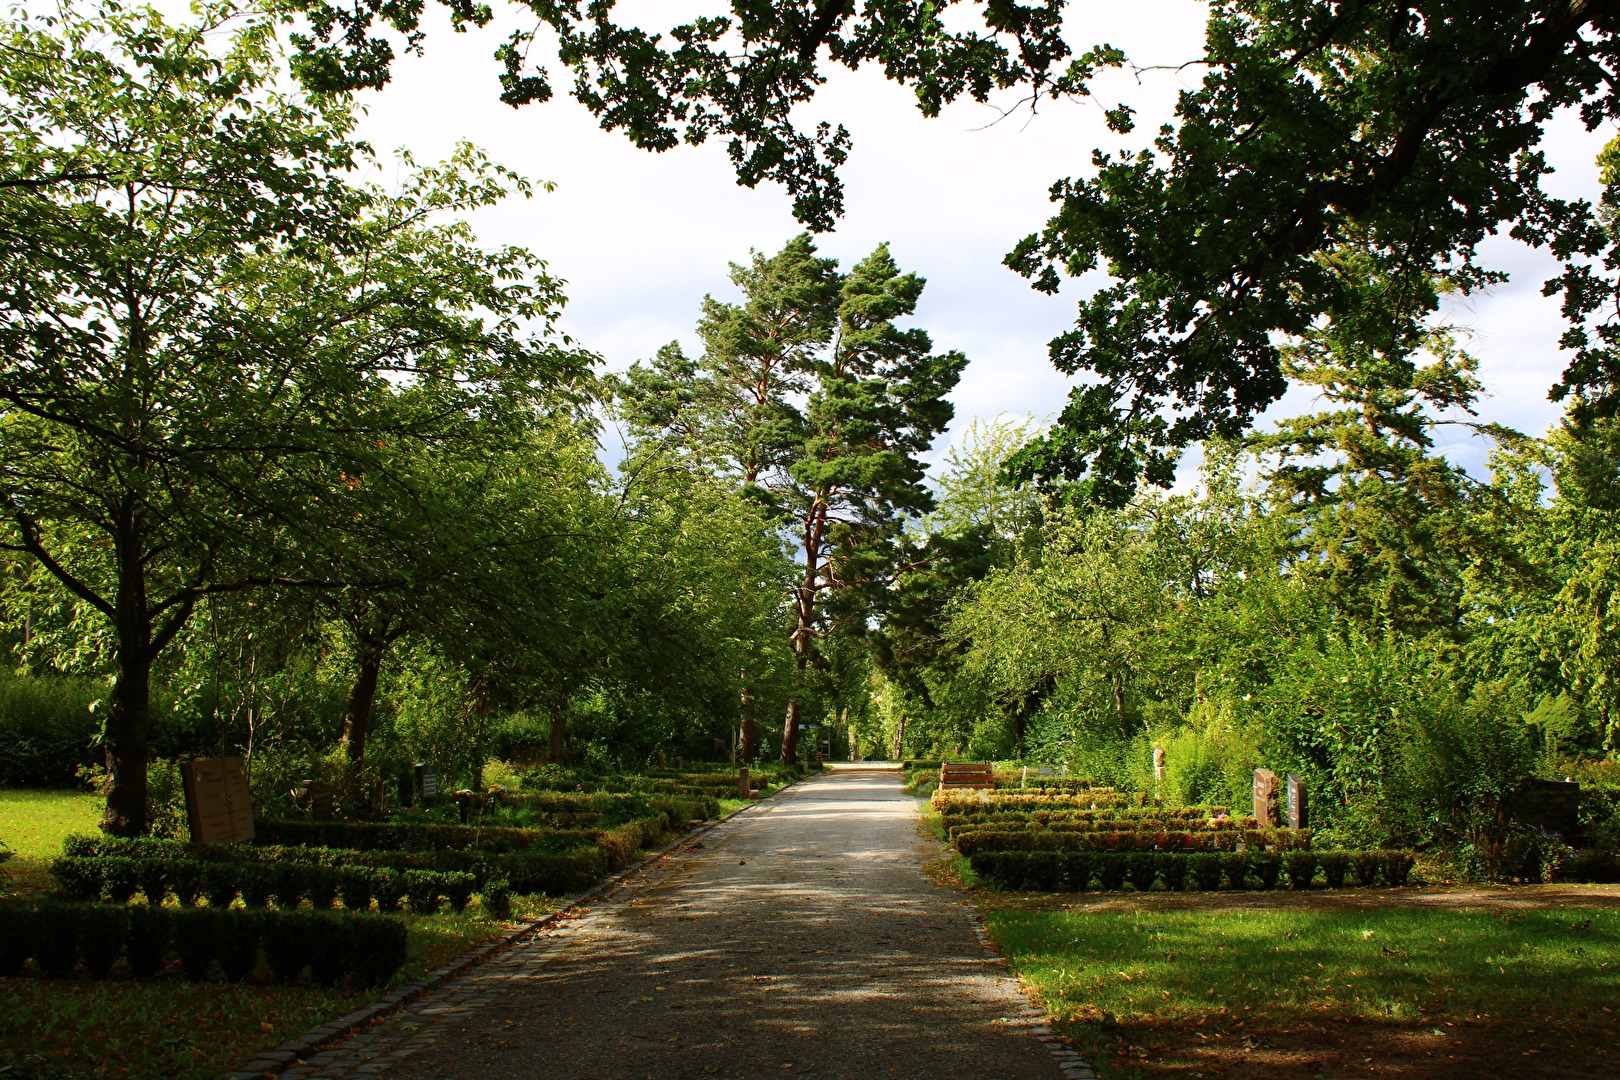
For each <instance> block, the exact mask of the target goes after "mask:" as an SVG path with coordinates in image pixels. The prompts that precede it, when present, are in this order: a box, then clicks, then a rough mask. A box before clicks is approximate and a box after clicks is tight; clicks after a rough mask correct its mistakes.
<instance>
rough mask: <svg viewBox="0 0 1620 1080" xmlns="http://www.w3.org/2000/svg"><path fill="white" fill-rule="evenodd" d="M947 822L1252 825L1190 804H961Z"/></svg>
mask: <svg viewBox="0 0 1620 1080" xmlns="http://www.w3.org/2000/svg"><path fill="white" fill-rule="evenodd" d="M941 821H942V823H943V824H944V826H945V827H946V828H947V829H949V828H959V827H961V826H964V825H989V824H1008V825H1020V824H1021V825H1027V826H1034V825H1053V826H1058V825H1078V824H1082V823H1096V824H1104V823H1107V824H1110V825H1111V826H1113V827H1118V828H1126V827H1130V826H1133V825H1135V824H1137V823H1141V824H1142V825H1154V824H1157V825H1162V826H1163V827H1165V828H1167V829H1194V828H1228V827H1230V828H1237V829H1252V828H1254V827H1255V824H1256V822H1255V820H1254V818H1252V817H1232V816H1231V815H1229V814H1227V813H1226V808H1225V807H1221V806H1188V807H1162V806H1145V807H1129V806H1121V807H1106V808H1103V809H1099V810H1089V809H1087V810H1008V809H995V808H991V807H982V808H975V807H971V806H970V807H962V808H956V809H952V810H949V811H946V812H945V813H944V814H942V815H941Z"/></svg>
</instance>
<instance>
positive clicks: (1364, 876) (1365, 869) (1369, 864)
mask: <svg viewBox="0 0 1620 1080" xmlns="http://www.w3.org/2000/svg"><path fill="white" fill-rule="evenodd" d="M1383 862H1384V860H1383V856H1382V855H1381V853H1379V852H1376V851H1358V852H1355V853H1354V854H1352V855H1351V856H1350V865H1351V866H1353V867H1355V871H1356V880H1357V881H1359V882H1361V884H1363V885H1376V884H1378V872H1379V871H1380V870H1381V869H1382V868H1383Z"/></svg>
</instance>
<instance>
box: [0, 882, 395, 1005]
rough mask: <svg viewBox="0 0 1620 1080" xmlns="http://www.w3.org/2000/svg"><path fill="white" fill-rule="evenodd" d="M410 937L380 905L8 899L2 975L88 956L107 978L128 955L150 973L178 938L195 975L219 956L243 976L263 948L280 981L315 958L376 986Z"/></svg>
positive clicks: (328, 979) (0, 909) (1, 927)
mask: <svg viewBox="0 0 1620 1080" xmlns="http://www.w3.org/2000/svg"><path fill="white" fill-rule="evenodd" d="M406 945H407V939H406V930H405V925H404V923H402V922H400V921H399V920H398V919H387V918H383V917H381V916H377V915H338V914H334V913H331V912H280V911H270V912H259V911H253V912H246V911H225V910H220V909H216V908H180V909H174V908H153V907H131V908H118V907H108V906H105V905H101V904H84V903H64V902H61V901H46V902H43V903H39V904H23V903H6V904H0V975H6V976H14V975H16V974H17V973H19V972H21V971H22V969H23V964H24V962H25V961H26V960H28V959H32V960H33V962H34V966H35V968H36V969H37V970H38V971H39V972H40V974H42V975H44V976H46V977H51V978H59V977H61V976H64V975H67V974H68V973H70V972H71V971H72V970H73V969H74V966H75V964H76V963H77V962H78V961H80V960H82V961H83V964H84V970H85V971H86V972H87V973H88V974H89V975H90V976H91V977H92V978H98V979H99V978H104V977H106V975H107V974H108V972H109V971H110V969H111V968H112V967H113V965H114V964H115V963H116V962H117V959H118V957H119V956H120V955H123V956H124V957H125V958H126V959H127V961H128V964H129V968H130V970H131V971H132V972H133V973H134V974H135V976H136V978H140V979H147V978H151V977H152V976H153V975H155V974H157V972H158V971H159V970H161V969H162V966H163V959H164V957H165V955H166V954H167V953H168V951H169V950H170V949H171V947H172V949H173V952H174V953H175V955H176V956H177V957H178V958H179V960H180V963H181V966H182V967H183V968H184V970H185V973H186V976H187V978H189V979H191V980H192V981H194V982H201V981H202V980H204V979H206V978H207V977H208V974H209V973H210V971H212V969H213V966H214V965H215V963H217V964H218V965H219V969H220V971H221V972H222V973H223V974H224V976H225V977H226V978H227V979H230V980H231V981H233V982H237V981H241V980H242V979H244V978H246V977H247V976H248V975H249V974H251V973H252V972H253V971H255V970H256V969H257V968H258V966H259V960H260V955H261V951H262V954H263V957H264V959H265V960H267V961H268V966H269V969H270V972H271V974H272V975H273V976H274V978H275V979H276V980H277V981H280V982H293V981H295V980H296V979H297V978H298V977H299V975H300V974H301V973H302V972H303V970H304V968H305V966H306V965H307V966H310V967H311V975H312V977H313V978H314V979H315V981H317V982H322V983H323V984H325V985H332V984H334V983H336V982H338V981H339V980H341V979H343V978H344V977H345V976H347V977H348V978H350V979H351V980H352V981H353V982H354V983H356V984H357V985H361V986H378V985H381V984H382V983H386V982H387V981H388V980H389V979H391V978H392V977H393V975H394V972H396V971H398V970H399V968H400V967H401V966H402V965H403V964H404V962H405V951H406Z"/></svg>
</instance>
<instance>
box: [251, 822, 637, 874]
mask: <svg viewBox="0 0 1620 1080" xmlns="http://www.w3.org/2000/svg"><path fill="white" fill-rule="evenodd" d="M254 829H255V832H256V834H257V835H256V837H255V846H260V847H263V846H275V847H283V848H290V847H321V848H337V849H343V850H349V851H366V852H374V851H397V852H435V853H443V852H446V851H472V852H479V853H483V854H494V855H504V854H510V853H515V852H519V851H524V850H525V849H527V850H531V851H535V852H537V853H542V854H550V853H552V852H554V851H555V850H556V849H557V848H558V847H559V846H563V847H568V846H574V847H577V846H579V845H581V844H583V843H586V842H589V843H592V844H595V845H596V846H597V847H598V848H599V849H601V851H602V853H603V855H604V856H605V857H606V859H607V862H608V867H609V869H611V870H618V869H621V868H623V867H624V866H627V865H628V864H629V863H630V861H631V860H632V859H634V858H635V854H636V851H637V850H638V849H639V848H642V847H646V846H648V845H650V844H652V843H654V842H656V841H657V840H659V839H661V838H662V837H664V836H666V835H668V833H669V819H668V818H666V817H665V816H664V815H663V814H661V813H660V814H656V815H654V816H652V817H647V818H639V819H637V820H634V821H628V822H625V823H624V824H622V825H618V826H615V827H614V828H611V829H579V830H569V831H564V830H560V829H507V828H484V827H481V826H471V825H416V824H411V825H391V824H379V823H376V822H364V821H260V822H255V823H254ZM547 849H550V850H549V851H548V850H547ZM514 887H515V883H514Z"/></svg>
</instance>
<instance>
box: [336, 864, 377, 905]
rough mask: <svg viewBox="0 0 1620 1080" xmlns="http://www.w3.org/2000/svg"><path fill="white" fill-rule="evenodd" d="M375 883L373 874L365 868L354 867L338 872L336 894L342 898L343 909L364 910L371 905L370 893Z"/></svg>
mask: <svg viewBox="0 0 1620 1080" xmlns="http://www.w3.org/2000/svg"><path fill="white" fill-rule="evenodd" d="M375 884H376V878H375V875H374V874H373V873H372V872H371V871H370V870H367V869H364V868H361V867H355V868H353V869H348V870H344V871H342V872H340V873H339V874H338V895H340V896H341V897H342V898H343V908H344V910H345V911H365V910H366V909H368V908H369V907H371V894H372V890H373V887H374V885H375Z"/></svg>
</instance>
